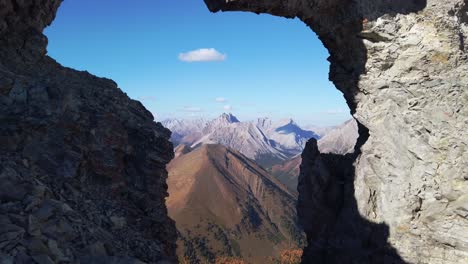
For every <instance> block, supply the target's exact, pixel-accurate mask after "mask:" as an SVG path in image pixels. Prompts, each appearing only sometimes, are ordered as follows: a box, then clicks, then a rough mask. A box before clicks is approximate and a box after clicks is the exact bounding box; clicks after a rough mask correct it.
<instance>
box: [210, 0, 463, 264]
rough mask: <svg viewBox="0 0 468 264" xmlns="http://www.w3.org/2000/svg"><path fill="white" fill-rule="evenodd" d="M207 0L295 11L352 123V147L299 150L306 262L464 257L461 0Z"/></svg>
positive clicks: (216, 7) (236, 7)
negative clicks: (347, 150)
mask: <svg viewBox="0 0 468 264" xmlns="http://www.w3.org/2000/svg"><path fill="white" fill-rule="evenodd" d="M205 3H206V4H207V6H208V7H209V8H210V10H211V11H220V10H221V11H249V12H255V13H270V14H273V15H278V16H284V17H287V18H293V17H298V18H299V19H301V20H302V21H304V23H306V24H307V25H308V26H310V27H311V29H312V30H313V31H315V32H316V33H317V34H318V36H319V38H320V39H321V40H322V41H323V43H324V45H325V47H326V48H327V49H328V50H329V52H330V58H329V61H330V62H331V68H330V80H332V81H333V82H334V83H335V85H336V87H337V88H338V89H339V90H341V91H342V92H343V94H344V97H345V98H346V100H347V102H348V105H349V106H350V108H351V111H352V113H353V115H354V117H355V118H356V119H357V121H358V122H359V123H360V135H361V137H360V140H359V144H358V147H357V148H358V149H357V151H356V153H355V154H354V155H352V156H350V155H348V156H346V157H343V156H330V155H320V154H319V153H318V152H317V151H316V143H314V142H312V141H311V142H309V144H308V146H307V149H306V151H304V154H303V164H302V169H301V171H302V172H301V178H300V184H299V191H300V202H299V208H298V209H299V213H300V214H301V217H302V219H301V220H302V223H303V225H304V227H305V229H306V232H307V234H308V241H309V246H308V248H307V249H306V250H305V254H304V256H303V262H304V263H312V261H322V262H321V263H465V262H468V149H467V147H468V146H467V145H468V132H467V131H468V106H467V105H468V75H467V74H468V71H467V70H468V61H467V59H468V57H467V54H466V52H467V49H468V45H467V41H466V37H467V36H468V24H467V23H468V14H467V11H468V1H463V0H444V1H440V0H427V1H426V0H413V1H407V0H393V1H391V0H356V1H345V0H333V1H330V0H264V1H252V0H229V1H227V0H205ZM319 263H320V262H319Z"/></svg>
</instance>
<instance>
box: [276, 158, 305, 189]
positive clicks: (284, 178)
mask: <svg viewBox="0 0 468 264" xmlns="http://www.w3.org/2000/svg"><path fill="white" fill-rule="evenodd" d="M301 162H302V158H301V155H298V156H296V157H294V158H292V159H290V160H287V161H285V162H282V163H280V164H277V165H275V166H273V167H272V168H271V174H272V175H273V176H275V177H276V178H277V179H278V180H279V181H281V182H282V183H283V184H284V185H286V187H288V189H289V190H290V191H291V192H293V193H297V182H298V178H299V172H300V167H301Z"/></svg>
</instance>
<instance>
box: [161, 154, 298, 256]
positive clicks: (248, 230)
mask: <svg viewBox="0 0 468 264" xmlns="http://www.w3.org/2000/svg"><path fill="white" fill-rule="evenodd" d="M168 171H169V180H168V185H169V193H170V196H169V198H168V200H167V206H168V209H169V215H170V216H171V217H172V218H173V219H174V220H176V223H177V224H176V225H177V228H178V230H179V232H180V237H181V239H180V240H179V256H181V257H185V258H186V259H189V260H190V262H191V263H199V262H201V263H203V262H204V261H206V260H207V261H209V262H211V261H213V260H214V259H216V258H217V257H221V256H236V257H240V258H242V259H245V260H247V261H250V262H253V263H264V261H265V259H266V258H267V257H270V256H277V254H278V252H280V251H281V250H283V249H287V248H294V247H297V246H298V243H299V240H301V239H302V234H301V233H300V231H298V230H299V229H298V228H297V225H296V211H295V201H296V196H295V194H293V193H292V192H290V191H289V190H288V189H287V188H286V187H285V186H284V185H282V184H281V183H280V182H279V181H278V180H277V179H275V178H274V177H272V176H271V175H269V174H268V172H266V171H265V170H264V169H262V168H261V167H259V166H258V165H256V164H255V163H254V162H253V161H251V160H249V159H248V158H246V157H245V156H243V155H242V154H240V153H239V152H237V151H234V150H231V149H228V148H226V147H224V146H221V145H204V146H202V147H200V148H198V149H196V150H193V151H192V152H190V153H188V154H185V155H182V156H179V158H177V159H175V160H173V161H172V162H171V163H170V164H169V165H168Z"/></svg>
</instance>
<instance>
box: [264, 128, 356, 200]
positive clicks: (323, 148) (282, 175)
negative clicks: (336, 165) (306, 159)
mask: <svg viewBox="0 0 468 264" xmlns="http://www.w3.org/2000/svg"><path fill="white" fill-rule="evenodd" d="M358 136H359V133H358V126H357V123H356V120H354V119H351V120H349V121H346V122H345V123H344V124H342V125H340V126H337V127H335V128H333V129H331V130H330V131H328V133H326V134H325V135H324V136H323V137H322V138H321V139H320V140H319V141H318V142H317V145H318V148H319V151H320V152H321V153H333V154H341V155H345V154H347V153H352V152H354V146H355V145H356V141H357V138H358ZM301 163H302V159H301V156H300V155H297V156H296V157H294V158H292V159H290V160H287V161H284V162H281V163H279V164H276V165H274V166H273V167H272V168H271V174H272V175H273V176H275V177H276V178H277V179H278V180H280V181H281V182H282V183H284V184H285V185H286V186H287V187H288V188H289V190H290V191H292V192H294V193H297V182H298V179H299V169H300V166H301Z"/></svg>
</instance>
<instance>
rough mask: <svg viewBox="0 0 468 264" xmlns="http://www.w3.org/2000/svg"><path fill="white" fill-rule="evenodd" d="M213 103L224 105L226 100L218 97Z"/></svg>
mask: <svg viewBox="0 0 468 264" xmlns="http://www.w3.org/2000/svg"><path fill="white" fill-rule="evenodd" d="M215 101H216V102H218V103H225V102H227V99H226V98H224V97H218V98H216V99H215Z"/></svg>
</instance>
